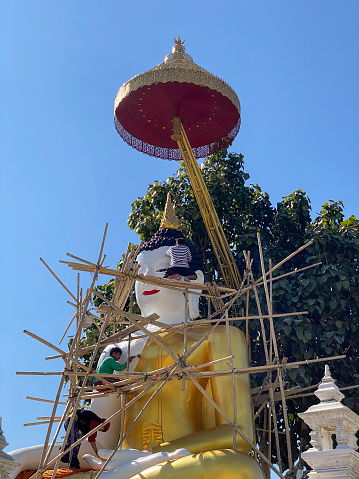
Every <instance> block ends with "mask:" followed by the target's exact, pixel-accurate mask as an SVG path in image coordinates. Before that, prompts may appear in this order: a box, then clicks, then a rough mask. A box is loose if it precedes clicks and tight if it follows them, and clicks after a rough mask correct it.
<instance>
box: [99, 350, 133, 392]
mask: <svg viewBox="0 0 359 479" xmlns="http://www.w3.org/2000/svg"><path fill="white" fill-rule="evenodd" d="M121 356H122V349H121V348H119V347H117V346H115V347H113V348H112V349H111V350H110V355H109V356H107V358H106V359H104V360H103V361H102V363H101V364H100V366H99V367H98V368H97V372H98V373H99V374H113V373H114V371H123V370H124V369H126V367H127V361H126V362H125V363H123V364H119V363H118V361H119V360H120V357H121ZM136 357H139V355H137V356H130V357H129V358H128V362H129V363H130V362H131V361H133V360H134V359H135V358H136ZM106 379H107V381H109V382H110V383H116V382H117V381H118V380H119V378H111V377H110V378H106ZM93 384H94V386H99V385H100V384H102V381H101V380H99V379H98V378H94V379H93Z"/></svg>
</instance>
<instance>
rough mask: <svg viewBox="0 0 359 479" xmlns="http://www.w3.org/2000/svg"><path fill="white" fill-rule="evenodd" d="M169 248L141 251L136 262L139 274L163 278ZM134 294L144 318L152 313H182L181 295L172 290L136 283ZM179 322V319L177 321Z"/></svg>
mask: <svg viewBox="0 0 359 479" xmlns="http://www.w3.org/2000/svg"><path fill="white" fill-rule="evenodd" d="M168 248H169V246H161V247H160V248H157V249H154V250H151V251H141V253H140V254H139V255H138V256H137V262H138V264H139V266H140V269H139V271H138V273H139V274H143V275H146V276H156V277H158V278H163V276H164V274H165V271H161V270H162V269H165V268H168V267H169V265H170V259H169V257H168V256H166V251H167V250H168ZM135 292H136V298H137V302H138V305H139V307H140V309H141V312H142V314H143V315H145V316H149V315H150V314H152V313H157V314H158V315H159V316H161V314H168V313H172V312H173V313H175V312H177V313H178V312H179V313H180V312H184V296H183V293H181V292H179V291H175V290H173V289H167V288H160V287H157V286H153V285H151V284H148V283H147V284H146V283H141V282H140V281H136V284H135ZM178 321H181V319H178Z"/></svg>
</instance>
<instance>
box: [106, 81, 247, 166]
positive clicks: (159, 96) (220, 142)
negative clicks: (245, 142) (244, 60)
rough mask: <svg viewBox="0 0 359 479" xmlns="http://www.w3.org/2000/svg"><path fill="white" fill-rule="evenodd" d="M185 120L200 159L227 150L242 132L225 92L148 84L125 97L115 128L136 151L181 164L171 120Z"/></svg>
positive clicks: (197, 87)
mask: <svg viewBox="0 0 359 479" xmlns="http://www.w3.org/2000/svg"><path fill="white" fill-rule="evenodd" d="M174 116H179V117H180V118H182V120H183V126H184V128H185V130H186V133H187V136H188V139H189V141H190V143H191V146H192V149H193V152H194V155H195V157H196V158H202V157H204V156H207V155H209V154H213V153H216V152H217V151H219V150H221V149H223V148H225V147H227V146H228V145H229V144H230V143H231V142H232V141H233V139H234V138H235V136H236V135H237V133H238V130H239V127H240V114H239V112H238V110H237V108H236V107H235V105H234V104H233V103H232V102H231V101H230V100H229V99H228V98H227V97H225V96H224V95H222V94H221V93H219V92H217V91H215V90H211V89H209V88H207V87H204V86H200V85H195V84H193V83H180V82H166V83H155V84H152V85H145V86H143V87H141V88H139V89H137V90H136V91H134V92H131V93H130V94H129V95H128V96H127V97H125V98H123V99H122V100H121V101H120V103H119V105H118V106H117V108H116V111H115V126H116V129H117V131H118V133H119V134H120V135H121V137H122V138H123V139H124V140H125V141H126V142H127V143H128V144H129V145H131V146H132V147H133V148H135V149H137V150H139V151H142V152H143V153H147V154H148V155H150V156H157V157H160V158H164V159H169V160H179V159H181V154H180V151H179V149H178V147H177V143H176V142H175V141H174V140H172V139H171V134H172V133H173V130H172V121H171V120H172V118H173V117H174Z"/></svg>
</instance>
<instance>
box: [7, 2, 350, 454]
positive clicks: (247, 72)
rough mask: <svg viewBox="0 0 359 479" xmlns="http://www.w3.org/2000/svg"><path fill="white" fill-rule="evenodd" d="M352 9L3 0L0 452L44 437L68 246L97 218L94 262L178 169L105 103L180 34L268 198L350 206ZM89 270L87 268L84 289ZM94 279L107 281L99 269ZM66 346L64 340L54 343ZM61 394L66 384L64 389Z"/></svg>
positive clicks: (91, 233) (84, 241)
mask: <svg viewBox="0 0 359 479" xmlns="http://www.w3.org/2000/svg"><path fill="white" fill-rule="evenodd" d="M358 19H359V3H358V2H357V1H356V0H354V1H351V0H346V1H345V2H337V1H331V0H325V1H324V0H300V1H299V0H292V1H290V2H288V1H284V0H282V1H281V0H272V1H271V2H268V1H259V0H258V1H255V2H253V1H252V2H250V1H244V0H236V1H235V0H232V1H229V0H223V1H222V2H215V1H211V0H207V1H202V0H197V1H196V2H193V1H191V2H190V1H187V0H184V1H183V2H182V3H178V2H168V1H166V2H165V1H162V0H159V1H153V2H148V1H142V0H138V1H136V2H120V1H115V0H105V1H102V2H99V1H91V0H87V1H83V0H77V1H76V2H73V1H70V0H62V1H57V2H56V1H48V0H43V1H41V0H33V1H31V2H29V1H28V0H12V1H11V2H9V1H8V2H2V5H1V20H0V22H1V24H0V35H1V42H0V43H1V45H0V48H1V50H0V51H1V72H2V73H1V96H2V99H1V103H2V105H1V112H0V115H1V116H0V126H1V128H0V135H1V147H0V148H1V171H0V173H1V174H0V178H1V269H2V274H1V285H0V286H1V293H2V302H1V304H2V307H1V316H2V329H1V346H2V347H1V357H0V361H1V365H2V367H1V374H2V393H1V397H0V415H1V416H3V430H4V434H5V437H6V439H7V441H8V442H9V443H10V446H9V447H8V448H7V449H6V450H7V451H10V450H12V449H16V448H20V447H25V446H29V445H34V444H39V443H42V442H43V440H44V437H45V434H46V427H45V426H34V427H23V424H24V423H27V422H33V421H35V420H36V417H37V416H47V415H49V414H50V411H51V409H50V406H49V405H47V404H45V403H38V402H34V401H29V400H26V399H25V397H26V396H27V395H29V396H35V397H40V398H48V399H51V398H53V397H54V396H55V393H56V390H57V384H58V381H59V378H57V377H55V378H54V377H28V376H16V375H15V372H16V371H59V370H60V369H62V367H63V365H62V362H61V361H58V360H53V361H45V360H44V357H45V356H49V355H52V354H53V353H52V351H51V350H50V349H49V348H47V347H45V346H43V345H42V344H40V343H37V342H36V341H35V340H33V339H31V338H29V337H28V336H26V335H25V334H24V333H23V332H22V331H23V330H24V329H27V330H30V331H32V332H34V333H35V334H38V335H40V336H42V337H43V338H45V339H47V340H49V341H51V342H53V343H54V344H58V342H59V340H60V338H61V336H62V334H63V332H64V330H65V328H66V326H67V324H68V322H69V320H70V318H71V316H72V314H73V308H72V307H71V306H70V305H68V304H67V303H66V301H67V300H69V299H70V297H69V296H68V294H67V293H66V292H65V291H64V290H63V289H62V288H61V286H59V285H58V284H57V283H56V281H55V280H54V279H53V278H52V276H51V275H50V274H49V273H48V271H47V270H46V269H45V267H44V266H43V265H42V263H41V262H40V261H39V257H40V256H42V257H43V258H44V259H45V261H46V262H48V264H49V265H50V266H51V267H52V268H53V269H54V270H55V272H56V274H58V276H59V277H60V278H61V279H62V280H63V281H64V282H65V283H66V285H67V286H68V287H69V288H70V289H71V290H72V291H75V290H76V274H75V273H73V272H72V271H70V270H69V268H67V267H66V266H64V265H62V264H59V263H58V260H59V259H66V256H65V255H66V252H70V253H72V254H75V255H78V256H80V257H83V258H86V259H88V260H90V261H95V260H96V258H97V255H98V249H99V245H100V241H101V237H102V232H103V229H104V225H105V223H106V222H108V223H109V229H108V235H107V241H106V245H105V253H106V254H107V258H106V262H105V263H106V264H107V265H109V266H110V267H114V266H115V265H116V263H117V261H118V259H119V258H120V257H121V255H122V253H123V252H124V250H125V249H126V246H127V243H128V242H129V241H132V242H136V241H138V239H137V238H136V235H135V234H134V232H131V231H130V230H129V229H128V228H127V227H126V221H127V217H128V215H129V213H130V211H131V202H132V201H134V200H135V199H136V198H137V197H138V196H142V195H144V194H145V192H146V189H147V186H148V184H149V183H151V182H153V181H154V180H155V179H158V180H165V179H166V178H167V177H168V176H169V175H172V174H173V173H174V172H175V171H176V163H175V162H169V161H164V160H160V159H155V158H150V157H147V156H145V155H143V154H141V153H138V152H136V151H134V150H132V149H131V148H130V147H129V146H127V145H126V144H125V143H124V142H123V141H122V140H121V138H120V137H119V136H118V135H117V133H116V131H115V129H114V126H113V102H114V98H115V95H116V93H117V91H118V89H119V88H120V86H121V85H122V84H123V83H124V82H126V81H127V80H128V79H129V78H131V77H132V76H134V75H136V74H138V73H141V72H143V71H144V70H147V69H149V68H151V67H153V66H155V65H156V64H158V63H160V62H162V61H163V59H164V57H165V55H167V54H168V53H169V52H170V50H171V48H172V45H173V38H174V37H175V36H178V35H180V36H181V38H182V39H184V40H185V46H186V49H187V52H188V53H189V54H190V55H191V56H192V57H193V59H194V61H195V62H196V63H198V64H199V65H201V66H203V67H204V68H206V69H207V70H209V71H211V72H212V73H214V74H215V75H217V76H220V77H221V78H223V79H224V80H225V81H227V82H228V83H229V84H230V85H231V86H232V87H233V88H234V90H235V91H236V92H237V94H238V96H239V98H240V101H241V105H242V127H241V130H240V132H239V134H238V137H237V139H236V141H235V142H234V144H233V146H232V151H236V152H238V153H243V154H244V156H245V169H246V171H247V172H248V173H249V174H250V176H251V178H250V182H252V183H258V184H259V185H260V186H261V187H262V188H263V190H265V191H267V192H268V193H269V194H270V197H271V199H272V202H273V203H274V204H276V202H277V201H280V200H281V198H282V197H283V196H285V195H287V194H290V193H292V192H293V191H294V190H296V189H302V190H304V191H306V192H307V193H308V195H309V197H310V199H311V201H312V206H313V215H314V216H315V214H316V213H317V212H319V210H320V208H321V205H322V204H323V203H324V202H325V201H328V200H330V199H333V200H343V202H344V206H345V214H346V216H350V215H351V214H355V215H356V216H359V207H358V186H357V185H358V174H359V171H358V170H359V168H358V152H359V141H358V123H359V121H358V120H359V113H358V112H359V93H358V85H359V66H358V45H359V21H358ZM90 280H91V278H90V276H86V275H84V276H83V277H82V279H81V285H82V286H83V288H86V287H87V286H88V285H89V283H90ZM101 282H105V281H104V278H101ZM64 347H66V346H65V345H64ZM64 392H66V390H64Z"/></svg>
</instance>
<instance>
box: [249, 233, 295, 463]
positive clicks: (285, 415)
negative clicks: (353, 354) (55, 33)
mask: <svg viewBox="0 0 359 479" xmlns="http://www.w3.org/2000/svg"><path fill="white" fill-rule="evenodd" d="M257 241H258V250H259V258H260V263H261V269H262V275H263V286H264V292H265V297H266V301H267V308H268V314H269V328H270V338H271V341H270V344H271V345H273V349H274V354H275V356H274V359H275V360H277V361H278V360H279V352H278V346H277V338H276V335H275V331H274V324H273V318H272V303H271V300H270V297H269V291H268V284H267V275H266V271H265V266H264V259H263V249H262V242H261V237H260V234H259V233H257ZM271 274H272V272H271V273H270V275H271ZM270 361H272V358H270ZM277 374H278V378H279V388H280V393H281V400H282V410H283V419H284V425H285V432H286V445H287V454H288V464H289V470H292V469H293V458H292V442H291V438H290V434H289V420H288V412H287V404H286V400H285V394H284V384H283V378H282V371H281V370H280V369H278V371H277ZM273 406H274V403H273V405H272V408H273Z"/></svg>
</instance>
